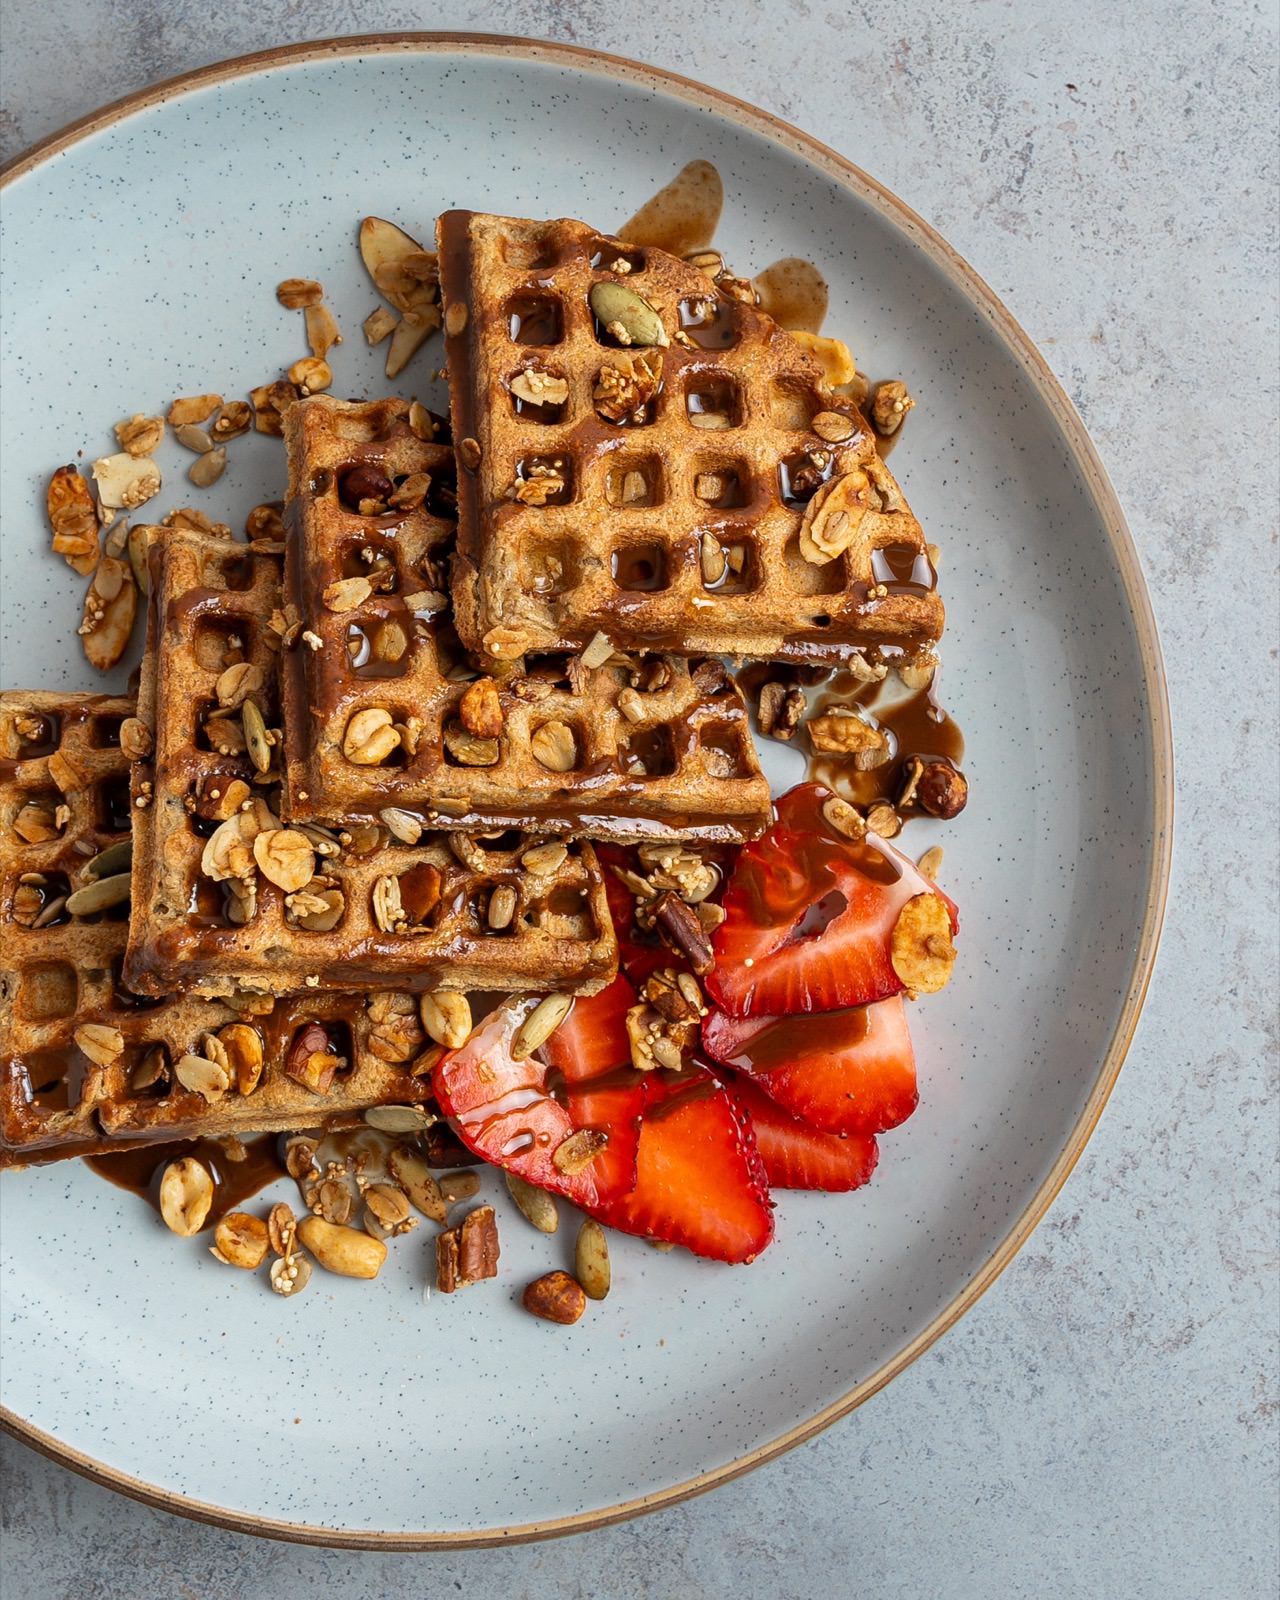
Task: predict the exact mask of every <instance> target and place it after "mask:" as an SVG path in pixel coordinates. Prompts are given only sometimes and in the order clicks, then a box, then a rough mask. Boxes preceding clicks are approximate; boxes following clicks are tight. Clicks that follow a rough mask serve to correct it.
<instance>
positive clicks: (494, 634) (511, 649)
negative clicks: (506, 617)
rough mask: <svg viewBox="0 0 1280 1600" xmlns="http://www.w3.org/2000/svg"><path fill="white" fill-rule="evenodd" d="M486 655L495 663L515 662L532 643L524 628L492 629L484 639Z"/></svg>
mask: <svg viewBox="0 0 1280 1600" xmlns="http://www.w3.org/2000/svg"><path fill="white" fill-rule="evenodd" d="M482 642H483V644H484V649H485V653H486V654H487V655H489V656H492V658H493V659H494V660H495V661H514V660H516V659H517V657H519V656H522V655H523V654H524V653H525V651H526V650H527V649H528V648H529V645H530V643H531V642H532V641H531V640H530V638H529V635H528V634H527V633H526V632H525V631H524V629H523V628H505V627H502V628H490V629H489V631H488V633H486V634H485V636H484V639H483V641H482Z"/></svg>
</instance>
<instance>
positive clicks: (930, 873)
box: [916, 844, 942, 883]
mask: <svg viewBox="0 0 1280 1600" xmlns="http://www.w3.org/2000/svg"><path fill="white" fill-rule="evenodd" d="M941 865H942V846H941V845H940V844H935V845H931V846H930V847H929V849H927V850H926V851H925V853H924V854H923V855H922V856H921V857H920V859H919V861H917V862H916V866H917V867H919V869H920V871H921V873H922V874H923V875H924V876H925V877H926V878H928V880H929V882H930V883H936V882H937V881H938V869H939V868H940V867H941Z"/></svg>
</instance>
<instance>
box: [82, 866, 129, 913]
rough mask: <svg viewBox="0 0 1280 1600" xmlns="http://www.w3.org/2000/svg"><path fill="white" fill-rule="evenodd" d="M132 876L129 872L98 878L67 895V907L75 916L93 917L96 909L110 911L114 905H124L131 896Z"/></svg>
mask: <svg viewBox="0 0 1280 1600" xmlns="http://www.w3.org/2000/svg"><path fill="white" fill-rule="evenodd" d="M131 883H132V878H131V876H130V874H129V873H127V872H116V873H113V874H112V875H111V876H110V877H109V878H97V879H95V880H94V882H93V883H86V884H85V886H84V888H83V889H77V890H76V892H75V893H74V894H72V895H68V896H67V904H66V909H67V910H68V911H69V912H70V913H71V915H72V916H73V917H91V916H93V914H94V913H95V912H96V911H109V910H110V909H111V907H112V906H119V905H123V904H124V902H125V901H126V900H127V899H128V898H129V887H130V884H131Z"/></svg>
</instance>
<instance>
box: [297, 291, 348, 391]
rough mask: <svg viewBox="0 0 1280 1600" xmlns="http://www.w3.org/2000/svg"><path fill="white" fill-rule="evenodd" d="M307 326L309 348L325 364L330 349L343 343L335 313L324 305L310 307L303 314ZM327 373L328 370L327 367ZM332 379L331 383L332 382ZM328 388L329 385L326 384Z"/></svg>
mask: <svg viewBox="0 0 1280 1600" xmlns="http://www.w3.org/2000/svg"><path fill="white" fill-rule="evenodd" d="M303 316H304V317H305V318H306V326H307V346H308V348H309V349H310V351H311V354H312V355H313V356H314V357H315V358H316V360H317V361H319V362H323V361H324V358H325V356H327V355H328V353H329V350H330V348H331V347H332V346H333V345H335V344H341V343H342V335H341V334H340V333H339V332H338V324H337V322H336V321H335V320H334V316H333V312H332V311H330V310H329V308H328V306H326V305H324V304H320V305H314V306H308V307H307V308H306V310H305V311H304V312H303ZM325 370H326V371H327V370H328V368H327V367H326V368H325ZM332 381H333V380H332V378H331V379H330V382H332ZM325 387H326V388H327V387H328V385H327V384H326V385H325Z"/></svg>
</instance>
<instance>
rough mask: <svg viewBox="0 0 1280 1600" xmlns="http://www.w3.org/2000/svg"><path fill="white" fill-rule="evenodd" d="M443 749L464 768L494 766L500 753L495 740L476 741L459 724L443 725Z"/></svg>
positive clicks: (498, 745) (500, 750) (499, 747)
mask: <svg viewBox="0 0 1280 1600" xmlns="http://www.w3.org/2000/svg"><path fill="white" fill-rule="evenodd" d="M444 747H445V749H446V750H447V751H448V752H449V754H450V755H451V756H452V757H453V759H454V760H455V761H456V762H458V763H459V764H460V765H461V766H464V767H492V766H496V765H497V762H498V758H499V756H500V755H501V753H502V747H501V745H500V744H499V742H498V740H497V739H478V738H477V737H476V736H475V734H474V733H468V732H467V730H466V729H465V728H464V727H463V726H462V724H461V723H460V722H449V723H446V724H445V727H444Z"/></svg>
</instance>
